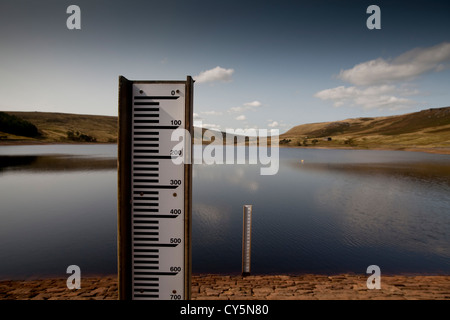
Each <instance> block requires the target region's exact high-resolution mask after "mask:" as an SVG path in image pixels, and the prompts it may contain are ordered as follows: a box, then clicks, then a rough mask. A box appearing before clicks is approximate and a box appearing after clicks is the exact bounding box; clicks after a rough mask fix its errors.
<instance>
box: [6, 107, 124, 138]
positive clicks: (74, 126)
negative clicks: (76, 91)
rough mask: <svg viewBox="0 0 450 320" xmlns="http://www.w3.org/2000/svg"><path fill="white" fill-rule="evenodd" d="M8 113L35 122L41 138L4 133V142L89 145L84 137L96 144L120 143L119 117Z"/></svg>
mask: <svg viewBox="0 0 450 320" xmlns="http://www.w3.org/2000/svg"><path fill="white" fill-rule="evenodd" d="M5 112H6V113H8V114H10V115H14V116H17V117H19V118H21V119H23V120H26V121H28V122H31V123H32V124H34V125H35V126H36V127H37V128H38V130H39V132H40V134H41V136H40V137H39V138H37V139H31V138H26V137H20V136H14V135H11V134H8V133H0V136H3V137H5V136H7V138H3V139H2V140H22V141H36V142H87V141H88V140H89V139H87V138H85V139H84V140H82V139H80V136H81V137H91V138H95V141H96V142H103V143H110V142H116V141H117V117H109V116H95V115H80V114H68V113H51V112H13V111H11V112H9V111H5ZM77 133H78V135H77ZM82 135H83V136H82ZM77 137H78V138H77ZM77 139H78V141H77Z"/></svg>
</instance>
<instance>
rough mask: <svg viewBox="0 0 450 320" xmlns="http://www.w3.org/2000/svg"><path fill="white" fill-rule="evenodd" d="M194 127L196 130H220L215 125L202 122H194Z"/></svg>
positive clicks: (218, 126)
mask: <svg viewBox="0 0 450 320" xmlns="http://www.w3.org/2000/svg"><path fill="white" fill-rule="evenodd" d="M194 126H195V127H198V128H205V129H212V130H220V125H218V124H215V123H203V122H202V121H194Z"/></svg>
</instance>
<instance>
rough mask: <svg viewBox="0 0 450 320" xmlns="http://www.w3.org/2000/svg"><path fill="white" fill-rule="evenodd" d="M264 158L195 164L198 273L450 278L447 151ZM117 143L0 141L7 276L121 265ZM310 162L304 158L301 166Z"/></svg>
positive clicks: (299, 153) (2, 258)
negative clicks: (265, 163) (263, 165)
mask: <svg viewBox="0 0 450 320" xmlns="http://www.w3.org/2000/svg"><path fill="white" fill-rule="evenodd" d="M279 152H280V169H279V172H278V173H277V174H276V175H273V176H261V175H260V166H259V165H249V164H246V165H245V164H244V165H242V164H239V165H238V164H236V165H195V166H194V180H193V181H194V192H193V226H192V229H193V271H194V272H196V273H229V274H239V273H240V270H241V247H242V243H241V241H242V206H243V205H245V204H252V205H253V230H252V265H251V267H252V273H254V274H257V273H291V274H296V273H326V274H334V273H341V272H355V273H365V270H366V268H367V266H369V265H371V264H376V265H378V266H380V268H381V271H382V273H429V274H433V273H440V274H449V273H450V232H449V231H450V156H448V155H436V154H426V153H415V152H396V151H350V150H317V149H287V148H281V149H280V150H279ZM116 155H117V148H116V146H115V145H88V146H87V145H48V146H1V147H0V203H1V209H0V278H4V279H14V278H30V277H42V276H53V275H60V276H66V273H65V271H66V268H67V266H69V265H71V264H76V265H79V266H80V267H81V270H82V273H83V274H107V273H115V272H117V258H116V250H117V245H116V241H117V236H116V232H117V231H116V230H117V173H116ZM301 160H303V162H302V161H301Z"/></svg>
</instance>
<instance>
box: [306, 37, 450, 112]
mask: <svg viewBox="0 0 450 320" xmlns="http://www.w3.org/2000/svg"><path fill="white" fill-rule="evenodd" d="M449 62H450V43H449V42H443V43H441V44H438V45H436V46H433V47H428V48H415V49H413V50H410V51H407V52H405V53H403V54H401V55H399V56H398V57H396V58H395V59H389V60H385V59H383V58H378V59H375V60H370V61H366V62H363V63H360V64H357V65H355V66H354V67H353V68H351V69H347V70H341V72H340V73H339V75H338V78H340V79H341V80H343V81H346V82H349V83H351V84H353V86H350V87H345V86H339V87H336V88H332V89H326V90H322V91H319V92H317V93H316V94H315V95H314V96H315V97H316V98H319V99H322V100H331V101H333V105H334V106H335V107H341V106H344V105H350V106H357V107H363V108H364V109H388V110H397V109H402V108H407V107H411V106H413V105H417V104H418V102H415V101H413V100H411V99H408V98H407V97H409V96H413V95H417V94H419V90H417V89H414V90H412V89H410V88H409V85H410V83H405V82H406V81H410V80H412V79H414V78H416V77H418V76H420V75H422V74H425V73H427V72H439V71H442V70H444V69H445V68H447V67H448V63H449Z"/></svg>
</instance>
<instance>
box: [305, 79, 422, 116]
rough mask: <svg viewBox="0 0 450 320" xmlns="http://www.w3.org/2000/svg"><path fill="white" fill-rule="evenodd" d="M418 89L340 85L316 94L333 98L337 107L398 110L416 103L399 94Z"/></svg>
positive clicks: (316, 95)
mask: <svg viewBox="0 0 450 320" xmlns="http://www.w3.org/2000/svg"><path fill="white" fill-rule="evenodd" d="M415 93H416V91H410V90H407V89H398V88H397V87H395V86H392V85H381V86H371V87H367V88H363V89H361V88H357V87H344V86H339V87H336V88H332V89H326V90H322V91H319V92H317V93H316V94H315V95H314V96H315V97H316V98H319V99H322V100H331V101H333V102H334V106H335V107H341V106H343V105H345V104H349V105H351V106H359V107H363V108H364V109H389V110H396V109H402V108H406V107H410V106H412V105H415V104H416V102H415V101H413V100H410V99H407V98H403V97H397V96H398V95H412V94H415Z"/></svg>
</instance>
